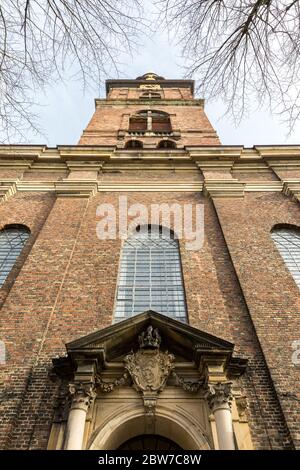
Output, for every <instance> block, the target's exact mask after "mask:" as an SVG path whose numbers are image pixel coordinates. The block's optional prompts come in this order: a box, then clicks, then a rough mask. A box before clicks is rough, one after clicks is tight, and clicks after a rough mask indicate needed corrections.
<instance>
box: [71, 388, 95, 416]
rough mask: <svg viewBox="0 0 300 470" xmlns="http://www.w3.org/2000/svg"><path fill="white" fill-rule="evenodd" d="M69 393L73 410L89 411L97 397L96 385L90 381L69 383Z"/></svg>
mask: <svg viewBox="0 0 300 470" xmlns="http://www.w3.org/2000/svg"><path fill="white" fill-rule="evenodd" d="M69 394H70V397H71V399H72V403H71V410H78V409H79V410H83V411H87V410H88V408H89V407H90V405H91V404H92V403H93V401H94V399H95V397H96V392H95V386H94V384H93V383H90V382H89V383H84V382H72V383H70V384H69Z"/></svg>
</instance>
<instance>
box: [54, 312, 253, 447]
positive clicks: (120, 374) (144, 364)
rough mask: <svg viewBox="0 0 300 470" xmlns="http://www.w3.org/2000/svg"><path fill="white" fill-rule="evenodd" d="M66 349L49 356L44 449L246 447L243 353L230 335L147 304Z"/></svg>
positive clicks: (247, 443) (249, 445) (247, 432)
mask: <svg viewBox="0 0 300 470" xmlns="http://www.w3.org/2000/svg"><path fill="white" fill-rule="evenodd" d="M67 351H68V356H67V357H65V358H59V359H54V360H53V363H54V369H55V372H56V375H57V377H59V380H60V388H61V391H62V393H61V396H62V400H61V405H60V406H59V407H58V415H57V418H56V419H55V420H54V421H55V422H54V423H53V427H52V432H51V436H50V440H49V445H48V448H49V449H62V448H64V449H91V450H114V449H122V448H124V447H122V446H131V447H130V448H132V446H134V445H137V446H142V445H146V442H147V443H148V444H149V445H151V446H152V447H153V446H154V447H153V448H155V446H163V445H166V446H171V447H170V448H181V449H185V450H203V449H207V450H208V449H218V448H220V449H235V448H239V449H251V448H252V444H251V440H250V433H249V428H248V424H247V419H246V415H245V407H243V409H242V410H241V407H239V409H238V407H237V405H238V404H239V403H242V402H243V400H244V403H245V404H246V403H247V402H246V399H245V397H243V396H242V392H241V389H240V388H239V377H240V376H241V375H242V374H243V372H244V370H245V367H246V361H245V360H243V359H240V358H237V357H233V345H232V344H231V343H228V342H226V341H224V340H221V339H219V338H216V337H214V336H211V335H208V334H206V333H203V332H201V331H199V330H196V329H195V328H192V327H190V326H189V325H186V324H183V323H181V322H178V321H176V320H173V319H171V318H168V317H165V316H163V315H160V314H157V313H155V312H152V311H149V312H145V313H143V314H140V315H137V316H136V317H133V318H130V319H129V320H125V321H123V322H120V323H118V324H115V325H112V326H111V327H109V328H106V329H104V330H101V331H99V332H96V333H93V334H91V335H88V336H86V337H84V338H81V339H79V340H76V341H73V342H72V343H69V344H67ZM70 378H71V382H70ZM63 390H65V393H64V392H63ZM245 406H246V405H245ZM239 410H240V411H239ZM153 436H156V437H153ZM148 444H147V445H148ZM152 447H151V448H152Z"/></svg>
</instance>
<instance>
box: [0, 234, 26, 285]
mask: <svg viewBox="0 0 300 470" xmlns="http://www.w3.org/2000/svg"><path fill="white" fill-rule="evenodd" d="M29 235H30V230H29V229H28V228H27V227H25V226H24V225H8V226H6V227H5V228H4V229H3V230H1V231H0V287H1V286H2V285H3V284H4V281H5V279H6V278H7V276H8V274H9V273H10V271H11V269H12V268H13V266H14V264H15V262H16V260H17V258H18V256H19V254H20V253H21V251H22V249H23V247H24V245H25V243H26V241H27V240H28V238H29Z"/></svg>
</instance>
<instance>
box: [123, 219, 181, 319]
mask: <svg viewBox="0 0 300 470" xmlns="http://www.w3.org/2000/svg"><path fill="white" fill-rule="evenodd" d="M150 309H151V310H154V311H156V312H158V313H161V314H163V315H166V316H168V317H172V318H175V319H176V320H180V321H183V322H186V321H187V314H186V304H185V294H184V287H183V279H182V272H181V261H180V253H179V246H178V240H177V239H175V238H174V235H173V233H172V232H171V231H170V230H168V229H165V228H162V227H158V226H153V225H152V226H142V227H140V228H137V230H136V231H135V232H134V233H133V234H132V235H131V236H129V237H128V238H127V240H126V241H125V242H124V245H123V251H122V258H121V265H120V272H119V279H118V286H117V296H116V307H115V318H114V320H115V322H118V321H120V320H125V319H126V318H128V317H132V316H134V315H137V314H139V313H142V312H144V311H146V310H150Z"/></svg>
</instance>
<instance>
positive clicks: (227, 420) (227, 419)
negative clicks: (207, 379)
mask: <svg viewBox="0 0 300 470" xmlns="http://www.w3.org/2000/svg"><path fill="white" fill-rule="evenodd" d="M231 401H232V394H231V383H230V382H218V383H215V384H209V392H208V403H209V406H210V408H211V410H212V412H213V414H214V417H215V420H216V428H217V435H218V443H219V449H220V450H234V449H235V443H234V433H233V425H232V416H231Z"/></svg>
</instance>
